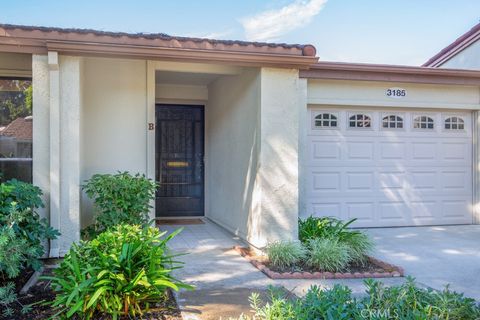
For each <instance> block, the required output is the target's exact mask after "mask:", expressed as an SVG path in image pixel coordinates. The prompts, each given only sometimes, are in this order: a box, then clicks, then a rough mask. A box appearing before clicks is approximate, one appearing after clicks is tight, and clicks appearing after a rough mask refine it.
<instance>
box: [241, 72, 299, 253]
mask: <svg viewBox="0 0 480 320" xmlns="http://www.w3.org/2000/svg"><path fill="white" fill-rule="evenodd" d="M301 88H302V87H301V84H300V80H299V78H298V70H295V69H274V68H262V72H261V114H260V118H261V139H260V165H259V170H258V172H257V178H256V184H257V186H256V187H257V189H258V188H259V189H260V190H257V191H256V195H255V197H256V198H257V201H256V203H254V206H255V207H259V208H260V210H258V209H257V212H256V214H255V215H253V216H252V217H251V221H250V225H252V226H255V229H254V230H251V231H250V234H249V239H251V241H252V242H253V243H254V244H256V245H257V246H264V245H266V244H267V242H269V241H273V240H277V239H296V238H297V237H298V224H297V220H298V210H299V207H298V192H299V162H298V161H299V159H298V152H299V147H298V146H299V132H300V127H299V126H300V122H299V119H300V118H301V115H302V113H303V112H305V111H304V110H303V109H304V108H305V107H306V105H305V104H304V102H305V97H304V93H305V91H304V90H302V89H301ZM258 199H259V200H260V201H258Z"/></svg>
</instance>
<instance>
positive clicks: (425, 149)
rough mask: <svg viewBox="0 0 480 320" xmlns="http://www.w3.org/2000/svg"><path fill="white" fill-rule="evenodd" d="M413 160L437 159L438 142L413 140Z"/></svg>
mask: <svg viewBox="0 0 480 320" xmlns="http://www.w3.org/2000/svg"><path fill="white" fill-rule="evenodd" d="M411 146H412V156H411V159H412V160H420V161H425V160H435V159H436V158H437V143H436V142H412V144H411Z"/></svg>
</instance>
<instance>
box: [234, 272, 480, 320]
mask: <svg viewBox="0 0 480 320" xmlns="http://www.w3.org/2000/svg"><path fill="white" fill-rule="evenodd" d="M365 285H366V287H367V290H366V293H367V296H366V297H362V298H355V297H352V292H351V290H350V289H349V288H348V287H346V286H341V285H335V286H334V287H333V288H332V289H326V290H322V289H320V288H319V287H317V286H312V287H311V288H310V289H309V291H308V292H307V294H306V295H305V296H304V297H303V298H294V297H289V296H287V295H286V294H285V293H284V292H282V291H279V290H272V291H271V294H270V296H269V297H268V301H267V302H264V301H262V300H261V299H260V298H259V295H258V294H252V295H251V296H250V303H251V306H252V309H253V310H254V313H255V315H254V318H253V319H256V320H263V319H285V320H286V319H289V320H290V319H291V320H294V319H295V320H296V319H299V320H312V319H318V320H322V319H332V320H334V319H335V320H337V319H340V320H341V319H345V320H347V319H353V320H364V319H378V320H381V319H384V320H387V319H402V320H409V319H412V320H417V319H418V320H476V319H479V318H480V306H479V305H478V303H477V302H476V301H475V300H474V299H470V298H466V297H464V296H463V294H460V293H456V292H453V291H450V290H449V289H448V287H447V288H445V289H444V290H443V291H433V290H431V289H422V288H419V287H417V286H416V284H415V281H414V279H413V278H407V281H406V282H405V283H404V284H402V285H399V286H391V287H386V286H384V285H383V283H382V282H379V281H375V280H372V279H369V280H365ZM241 319H249V318H248V317H246V316H242V317H241Z"/></svg>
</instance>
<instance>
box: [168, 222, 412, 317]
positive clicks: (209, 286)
mask: <svg viewBox="0 0 480 320" xmlns="http://www.w3.org/2000/svg"><path fill="white" fill-rule="evenodd" d="M181 227H183V228H184V230H183V232H182V233H180V234H179V235H178V236H177V237H176V238H174V239H173V240H172V242H171V243H170V247H171V248H172V249H173V250H175V251H176V252H179V253H180V252H181V253H187V254H186V255H185V256H182V257H180V259H179V260H182V261H184V262H185V267H184V268H183V269H179V270H176V272H175V276H176V277H177V278H179V279H181V280H182V281H184V282H186V283H189V284H193V285H195V286H196V290H195V291H181V292H180V293H179V294H178V302H179V304H180V306H181V308H182V310H183V315H184V318H185V319H220V318H221V319H228V318H229V317H238V316H239V315H240V314H241V313H248V312H249V311H250V306H249V302H248V297H249V295H250V294H251V293H252V292H259V293H260V294H264V293H265V290H266V288H268V286H269V285H273V286H283V287H284V288H286V289H287V290H288V291H291V292H292V293H293V294H295V295H298V296H301V295H303V294H304V293H305V292H306V290H308V288H309V287H310V286H311V285H313V284H317V285H320V286H323V287H332V286H333V285H334V284H336V283H341V284H345V285H348V286H350V287H351V288H352V291H353V292H354V293H355V294H362V293H363V292H364V286H363V280H361V279H352V280H271V279H270V278H268V277H267V276H265V275H264V274H263V273H262V272H260V271H258V270H257V269H256V268H255V267H253V266H252V265H251V264H250V263H249V262H248V261H247V260H245V258H243V257H241V256H240V255H239V254H238V253H237V252H236V251H234V250H232V248H233V246H235V245H245V244H244V243H242V242H241V241H240V240H239V239H238V238H236V237H234V236H233V235H231V234H230V233H228V232H226V231H225V230H224V229H222V228H220V227H218V226H217V225H215V224H213V223H211V222H209V221H206V223H205V224H203V225H188V226H165V227H160V229H162V230H167V231H173V230H175V229H177V228H181ZM402 281H404V280H403V279H401V278H391V279H385V281H384V282H385V283H387V284H390V285H393V284H399V283H401V282H402Z"/></svg>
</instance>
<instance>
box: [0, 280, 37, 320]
mask: <svg viewBox="0 0 480 320" xmlns="http://www.w3.org/2000/svg"><path fill="white" fill-rule="evenodd" d="M15 303H16V304H18V305H20V307H21V308H22V310H21V312H22V314H25V313H27V312H29V311H30V310H31V307H30V306H28V305H23V304H22V303H20V301H18V299H17V293H16V292H15V284H14V283H13V282H7V283H6V284H5V285H4V286H3V287H2V286H0V310H2V316H3V317H4V318H5V319H13V318H12V316H13V310H12V305H13V304H15Z"/></svg>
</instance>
